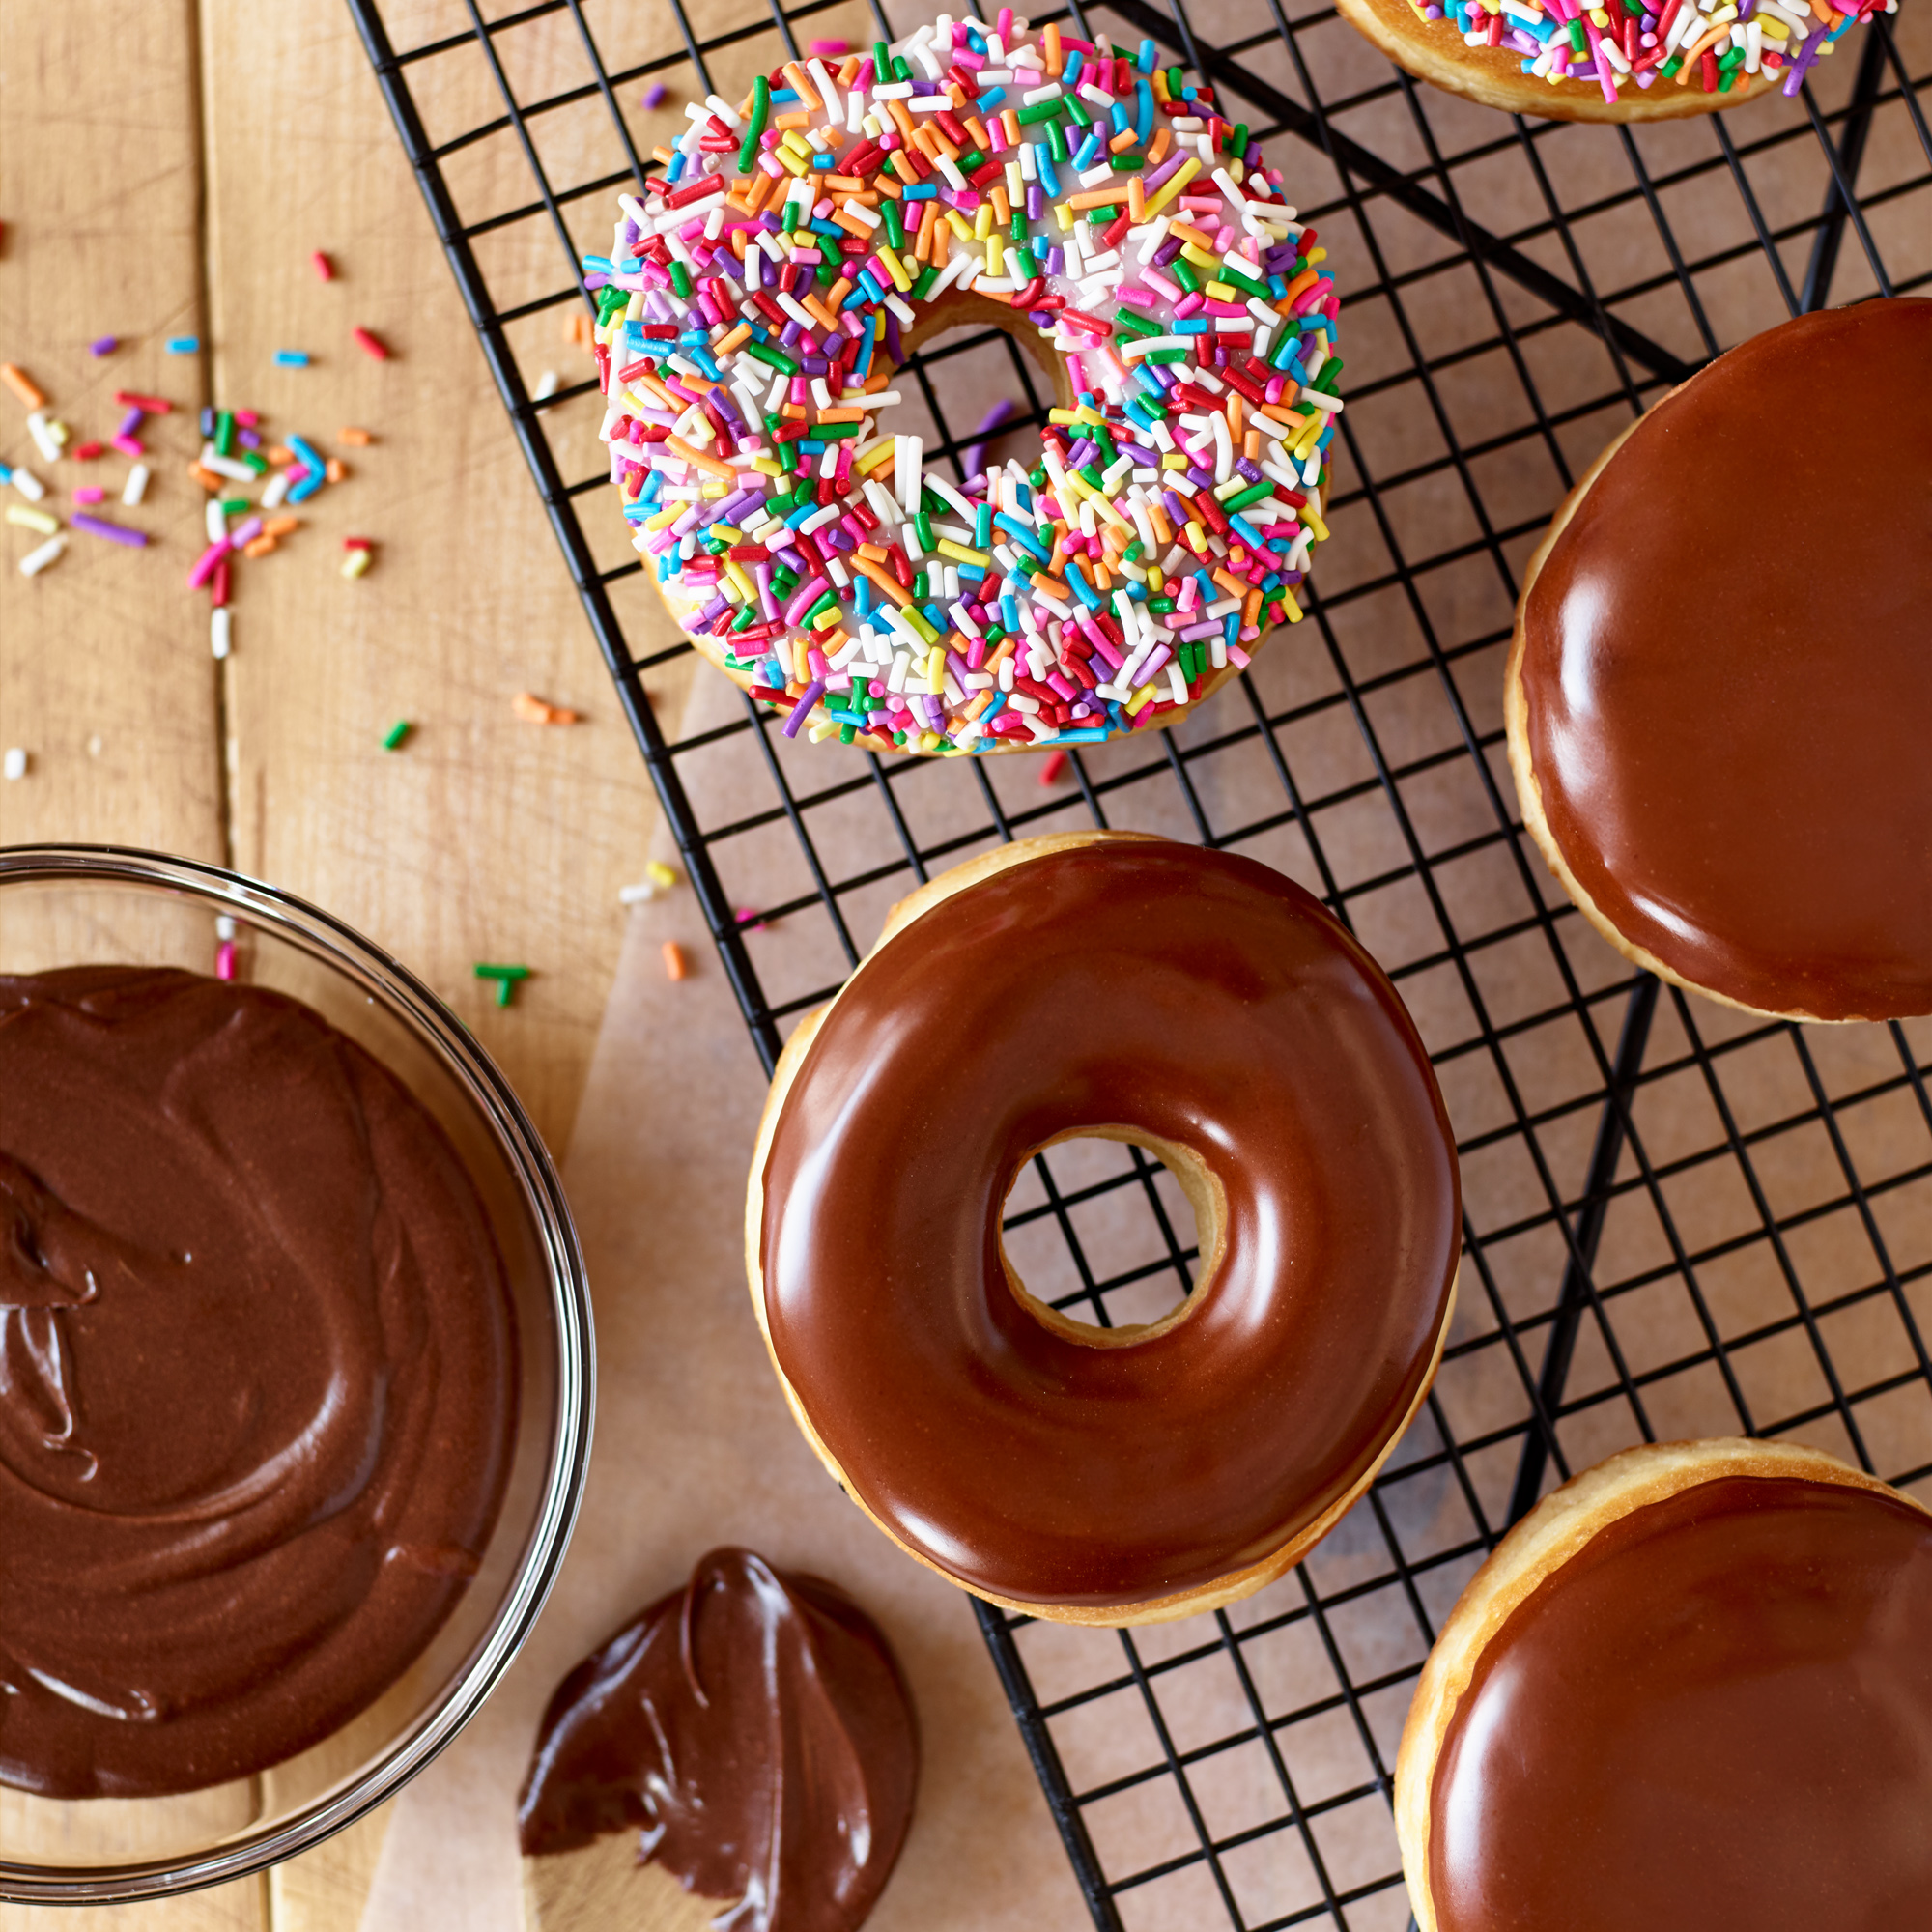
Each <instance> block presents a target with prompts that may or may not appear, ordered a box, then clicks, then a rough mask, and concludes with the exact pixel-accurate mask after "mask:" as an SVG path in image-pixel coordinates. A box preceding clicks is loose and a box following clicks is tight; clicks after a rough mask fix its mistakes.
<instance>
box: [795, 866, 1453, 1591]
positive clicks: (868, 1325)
mask: <svg viewBox="0 0 1932 1932" xmlns="http://www.w3.org/2000/svg"><path fill="white" fill-rule="evenodd" d="M1096 1126H1124V1127H1128V1128H1133V1129H1137V1130H1139V1131H1142V1132H1145V1133H1150V1134H1152V1135H1154V1136H1156V1137H1158V1138H1159V1139H1161V1140H1164V1141H1168V1142H1172V1143H1176V1144H1178V1145H1179V1146H1180V1147H1182V1148H1185V1149H1188V1150H1191V1151H1193V1152H1195V1153H1196V1154H1198V1155H1199V1156H1200V1158H1201V1159H1202V1160H1203V1161H1204V1162H1205V1163H1206V1164H1207V1166H1208V1170H1209V1171H1210V1173H1211V1174H1212V1175H1214V1176H1215V1177H1216V1178H1217V1179H1218V1180H1219V1182H1220V1184H1221V1186H1222V1187H1223V1189H1224V1190H1225V1193H1226V1203H1227V1206H1226V1217H1225V1218H1226V1224H1227V1236H1226V1252H1225V1255H1224V1258H1223V1260H1222V1263H1221V1264H1220V1266H1219V1267H1218V1269H1217V1270H1216V1271H1215V1273H1214V1275H1213V1277H1212V1279H1210V1280H1208V1281H1207V1282H1205V1283H1204V1284H1202V1285H1201V1286H1200V1287H1198V1288H1197V1290H1196V1292H1195V1293H1194V1294H1193V1296H1192V1297H1191V1298H1190V1302H1189V1304H1188V1309H1187V1312H1186V1314H1185V1315H1184V1316H1183V1317H1182V1318H1181V1319H1180V1320H1179V1321H1177V1322H1175V1323H1174V1324H1173V1325H1172V1326H1170V1327H1168V1328H1166V1329H1164V1330H1157V1331H1155V1332H1154V1333H1152V1334H1150V1335H1148V1336H1146V1337H1145V1338H1144V1339H1141V1340H1139V1341H1136V1342H1133V1343H1131V1344H1127V1345H1119V1346H1112V1347H1099V1346H1094V1345H1093V1344H1089V1343H1087V1342H1084V1341H1080V1340H1075V1339H1071V1338H1069V1337H1067V1336H1065V1335H1064V1334H1059V1333H1055V1332H1054V1331H1053V1330H1051V1329H1050V1328H1048V1327H1047V1326H1046V1325H1045V1324H1044V1323H1043V1322H1042V1321H1039V1320H1038V1319H1037V1317H1036V1316H1035V1315H1033V1314H1032V1313H1030V1312H1029V1310H1028V1309H1027V1307H1026V1306H1025V1305H1024V1304H1023V1303H1022V1301H1021V1300H1020V1298H1019V1297H1018V1296H1017V1295H1015V1294H1014V1293H1012V1292H1011V1290H1010V1288H1009V1284H1008V1281H1007V1278H1006V1275H1005V1273H1004V1270H1003V1268H1002V1265H1001V1249H1000V1217H1001V1211H1002V1207H1003V1204H1004V1203H1005V1201H1006V1197H1007V1194H1008V1191H1009V1188H1010V1186H1011V1184H1012V1181H1013V1179H1014V1178H1015V1176H1016V1175H1017V1174H1018V1172H1019V1170H1020V1167H1021V1166H1022V1164H1023V1163H1024V1162H1025V1161H1026V1160H1027V1159H1028V1158H1029V1157H1030V1156H1031V1154H1032V1152H1033V1151H1034V1150H1035V1149H1037V1148H1038V1147H1039V1146H1040V1145H1041V1144H1042V1143H1044V1142H1046V1141H1048V1140H1050V1139H1052V1138H1053V1137H1054V1136H1055V1135H1058V1134H1065V1133H1071V1132H1077V1131H1079V1130H1082V1129H1091V1128H1094V1127H1096ZM1458 1203H1459V1197H1458V1191H1457V1172H1456V1157H1455V1152H1454V1148H1453V1144H1452V1142H1451V1139H1450V1135H1449V1128H1448V1122H1447V1120H1446V1119H1445V1117H1444V1115H1443V1111H1442V1104H1441V1099H1440V1096H1439V1095H1438V1094H1437V1092H1436V1088H1435V1077H1434V1075H1433V1074H1432V1072H1431V1070H1430V1066H1429V1062H1428V1058H1427V1056H1426V1055H1425V1053H1424V1052H1423V1049H1422V1046H1421V1043H1420V1041H1419V1040H1418V1039H1417V1037H1416V1035H1415V1030H1414V1028H1413V1026H1412V1025H1411V1024H1410V1021H1409V1018H1408V1015H1407V1013H1406V1011H1405V1010H1404V1009H1403V1006H1402V1003H1401V1001H1400V1000H1399V999H1398V998H1397V997H1396V994H1395V991H1394V989H1393V988H1392V987H1391V986H1390V985H1389V983H1388V980H1386V979H1385V978H1384V977H1383V975H1382V973H1381V972H1380V970H1379V969H1378V967H1377V966H1376V964H1375V962H1374V961H1373V960H1372V959H1370V958H1369V956H1368V954H1367V953H1366V952H1363V951H1362V950H1361V949H1360V948H1359V947H1358V946H1357V945H1356V944H1355V943H1354V942H1353V941H1352V940H1351V939H1350V937H1349V936H1348V935H1347V933H1345V932H1344V931H1343V929H1342V928H1341V927H1340V926H1339V925H1338V924H1337V923H1335V922H1334V921H1333V920H1332V919H1330V918H1329V917H1328V915H1327V914H1326V913H1325V912H1323V911H1322V910H1321V906H1320V905H1319V904H1318V903H1317V902H1316V901H1315V900H1314V899H1313V898H1311V897H1310V896H1309V895H1307V894H1306V893H1304V892H1303V891H1302V890H1301V889H1300V887H1298V886H1296V885H1293V884H1292V883H1291V882H1290V881H1289V880H1287V879H1285V878H1283V877H1282V876H1281V875H1280V874H1279V873H1277V872H1273V871H1270V870H1269V869H1268V868H1267V867H1264V866H1260V865H1257V864H1255V863H1254V862H1253V861H1252V860H1248V859H1242V858H1237V857H1235V856H1233V855H1231V854H1227V853H1216V852H1204V851H1201V850H1199V849H1197V848H1195V847H1192V846H1184V845H1178V844H1168V843H1165V842H1159V843H1152V842H1150V843H1140V842H1136V843H1132V844H1119V845H1096V846H1086V847H1083V848H1079V849H1074V850H1063V851H1059V852H1056V853H1053V854H1051V855H1048V856H1044V857H1040V858H1036V859H1031V860H1028V861H1025V862H1022V863H1020V864H1018V865H1015V866H1012V867H1009V868H1008V869H1006V870H1005V871H1002V872H999V873H997V874H995V875H993V876H992V877H990V878H986V879H983V880H980V881H979V882H978V883H976V884H973V885H970V886H968V887H966V888H965V889H964V890H962V891H960V892H957V893H955V894H954V895H952V896H951V897H949V898H947V899H944V900H943V901H941V902H940V903H939V904H937V905H936V906H934V907H933V908H932V909H931V910H929V911H927V912H925V913H924V914H923V915H922V916H921V917H920V918H919V919H918V920H917V921H916V922H915V923H913V924H912V925H911V926H910V927H908V928H907V929H906V930H905V931H904V932H903V933H901V934H900V935H899V936H898V937H896V938H895V939H894V940H893V941H892V942H891V943H890V944H888V945H887V946H886V947H885V948H884V949H883V950H882V951H881V952H878V953H877V954H875V955H874V956H873V957H872V958H871V959H870V960H868V961H867V964H866V966H865V968H864V969H863V970H862V971H861V972H860V973H859V975H858V976H857V977H856V978H855V979H854V980H852V982H851V983H850V984H849V985H848V986H847V988H846V989H845V991H844V993H843V994H841V996H840V997H839V999H838V1003H837V1004H836V1005H835V1006H834V1007H833V1009H832V1010H831V1012H830V1013H829V1014H828V1016H827V1017H826V1019H825V1022H824V1024H823V1025H822V1026H821V1027H820V1029H819V1032H818V1035H817V1037H816V1038H815V1039H814V1040H813V1041H812V1042H811V1045H810V1048H809V1050H808V1051H807V1053H806V1055H805V1057H804V1060H803V1063H802V1065H801V1066H800V1069H799V1072H798V1075H797V1078H796V1080H795V1081H794V1083H793V1085H792V1088H791V1091H790V1094H788V1095H787V1097H786V1101H785V1105H784V1110H783V1114H782V1117H781V1120H780V1122H779V1123H778V1127H777V1131H776V1133H775V1135H774V1137H773V1140H772V1144H771V1150H770V1154H769V1156H768V1159H767V1162H766V1167H765V1173H764V1228H763V1251H762V1264H763V1278H764V1293H765V1306H766V1310H767V1314H768V1319H769V1321H770V1324H771V1336H772V1343H773V1347H774V1349H775V1350H776V1352H777V1356H778V1361H779V1364H780V1366H781V1368H782V1370H783V1371H784V1375H785V1378H786V1379H787V1380H788V1381H789V1382H790V1383H791V1385H792V1387H793V1388H794V1389H795V1390H796V1391H797V1392H798V1394H799V1397H800V1400H801V1401H802V1402H803V1404H804V1405H805V1407H806V1410H807V1412H808V1413H809V1415H810V1418H811V1423H812V1426H813V1428H814V1429H815V1430H816V1431H817V1432H818V1435H819V1436H820V1438H821V1439H822V1440H823V1441H824V1443H825V1445H826V1447H827V1448H828V1449H829V1450H830V1451H831V1453H832V1455H833V1456H834V1458H836V1459H837V1461H838V1464H839V1466H840V1467H841V1468H842V1469H843V1471H844V1474H845V1479H846V1481H847V1483H848V1484H850V1485H851V1487H852V1488H853V1489H854V1491H856V1492H857V1493H858V1495H859V1496H860V1497H861V1498H862V1499H863V1500H864V1501H865V1503H866V1505H867V1508H869V1509H870V1510H871V1511H872V1512H873V1513H874V1515H876V1516H877V1517H878V1518H879V1519H880V1520H882V1521H883V1522H885V1523H886V1524H887V1525H888V1526H889V1527H890V1528H891V1529H892V1530H893V1531H894V1532H895V1534H896V1535H897V1536H899V1537H900V1538H902V1539H903V1540H904V1541H905V1542H906V1543H907V1544H908V1545H910V1546H911V1547H912V1548H914V1549H916V1550H919V1551H920V1552H922V1553H923V1554H924V1555H926V1556H927V1557H929V1558H930V1559H931V1560H932V1561H933V1562H934V1563H936V1564H937V1565H938V1566H939V1567H940V1568H942V1569H943V1570H945V1571H947V1572H948V1573H949V1574H951V1575H952V1576H953V1577H957V1578H958V1579H959V1580H961V1581H962V1582H966V1583H969V1584H972V1585H974V1586H975V1587H977V1588H979V1589H981V1590H984V1591H987V1592H990V1593H992V1594H994V1595H996V1596H1000V1597H1004V1598H1009V1599H1011V1600H1014V1601H1024V1602H1029V1603H1040V1604H1059V1605H1092V1606H1112V1605H1126V1604H1133V1603H1145V1602H1149V1601H1151V1600H1153V1599H1155V1598H1158V1597H1161V1596H1164V1595H1168V1594H1171V1593H1175V1592H1179V1591H1183V1590H1188V1589H1192V1588H1194V1587H1196V1586H1198V1585H1201V1584H1205V1583H1208V1582H1211V1581H1213V1580H1215V1579H1217V1578H1220V1577H1225V1576H1227V1575H1229V1574H1231V1573H1232V1572H1234V1571H1236V1570H1238V1569H1241V1568H1243V1567H1245V1566H1247V1565H1249V1564H1251V1563H1255V1562H1258V1561H1260V1560H1261V1559H1262V1558H1264V1557H1265V1556H1267V1555H1269V1554H1271V1553H1272V1552H1274V1551H1275V1550H1277V1549H1279V1548H1281V1547H1282V1546H1283V1544H1284V1543H1286V1542H1287V1541H1288V1540H1289V1537H1290V1536H1291V1535H1292V1534H1293V1533H1294V1532H1296V1531H1298V1530H1299V1529H1301V1528H1304V1527H1306V1526H1307V1525H1308V1524H1310V1523H1312V1522H1313V1521H1314V1520H1316V1518H1317V1517H1319V1516H1320V1515H1321V1512H1322V1511H1323V1510H1324V1509H1326V1508H1327V1507H1328V1506H1329V1504H1331V1503H1332V1502H1335V1501H1337V1500H1338V1499H1339V1498H1341V1497H1342V1496H1344V1495H1345V1494H1346V1493H1347V1492H1348V1491H1349V1490H1350V1488H1351V1487H1352V1486H1353V1484H1354V1483H1355V1482H1356V1480H1357V1479H1358V1478H1359V1477H1360V1476H1361V1475H1363V1474H1364V1473H1365V1472H1366V1470H1367V1469H1368V1468H1369V1467H1370V1465H1371V1464H1372V1463H1373V1462H1374V1460H1375V1458H1376V1456H1377V1455H1378V1452H1379V1451H1380V1449H1381V1448H1382V1446H1383V1445H1384V1443H1385V1442H1386V1441H1387V1439H1388V1438H1389V1436H1390V1435H1391V1434H1392V1433H1393V1432H1394V1431H1395V1430H1396V1429H1397V1428H1399V1427H1400V1426H1401V1424H1402V1421H1403V1418H1404V1417H1405V1416H1406V1414H1407V1412H1408V1408H1409V1406H1410V1404H1411V1402H1412V1401H1413V1399H1414V1397H1415V1395H1416V1393H1417V1391H1418V1390H1419V1389H1420V1387H1421V1386H1422V1382H1423V1379H1424V1378H1425V1377H1426V1376H1427V1375H1428V1373H1429V1367H1430V1361H1431V1356H1432V1351H1433V1349H1434V1345H1435V1336H1436V1332H1437V1329H1438V1328H1439V1326H1440V1324H1441V1321H1442V1317H1443V1313H1444V1309H1445V1306H1446V1297H1447V1296H1448V1294H1449V1292H1450V1285H1451V1281H1452V1279H1453V1276H1454V1272H1455V1266H1456V1257H1457V1250H1458V1239H1459V1205H1458Z"/></svg>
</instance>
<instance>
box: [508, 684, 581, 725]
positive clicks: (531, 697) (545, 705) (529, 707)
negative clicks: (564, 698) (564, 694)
mask: <svg viewBox="0 0 1932 1932" xmlns="http://www.w3.org/2000/svg"><path fill="white" fill-rule="evenodd" d="M510 705H511V708H512V709H513V710H514V711H515V712H516V714H517V716H518V717H519V718H523V719H527V720H528V722H529V723H530V724H532V725H575V724H576V723H577V722H578V720H579V718H580V716H581V714H580V713H578V712H575V711H573V710H571V709H570V707H569V706H568V705H566V704H552V703H551V702H550V701H549V700H548V699H546V698H542V697H539V696H537V695H536V693H535V692H533V691H520V692H518V693H517V695H516V696H514V697H513V698H511V700H510Z"/></svg>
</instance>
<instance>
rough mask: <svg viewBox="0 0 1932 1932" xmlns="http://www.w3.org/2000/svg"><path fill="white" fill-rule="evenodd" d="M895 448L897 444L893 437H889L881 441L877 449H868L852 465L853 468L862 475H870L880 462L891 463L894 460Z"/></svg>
mask: <svg viewBox="0 0 1932 1932" xmlns="http://www.w3.org/2000/svg"><path fill="white" fill-rule="evenodd" d="M894 450H895V445H894V442H893V440H892V438H891V437H887V439H886V440H885V441H884V442H882V443H880V444H879V446H878V447H877V448H876V449H868V450H867V452H866V453H865V455H864V456H862V457H860V458H859V459H858V460H857V461H856V462H855V463H854V464H853V465H852V468H853V469H856V470H857V471H858V472H859V474H860V475H861V476H869V475H870V474H871V473H872V471H873V470H875V469H878V467H879V466H880V464H882V463H890V462H891V461H892V458H893V455H894Z"/></svg>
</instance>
